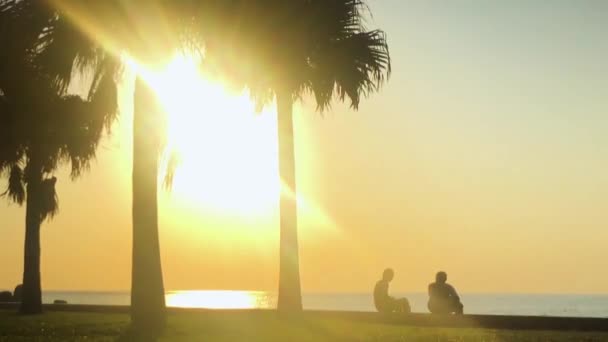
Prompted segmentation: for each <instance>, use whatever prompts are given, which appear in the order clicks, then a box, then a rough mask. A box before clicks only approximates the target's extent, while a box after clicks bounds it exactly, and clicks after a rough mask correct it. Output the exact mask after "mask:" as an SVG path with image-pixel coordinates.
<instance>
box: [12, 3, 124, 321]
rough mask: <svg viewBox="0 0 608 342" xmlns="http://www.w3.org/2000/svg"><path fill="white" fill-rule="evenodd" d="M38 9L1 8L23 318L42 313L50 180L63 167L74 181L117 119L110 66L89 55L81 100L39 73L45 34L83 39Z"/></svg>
mask: <svg viewBox="0 0 608 342" xmlns="http://www.w3.org/2000/svg"><path fill="white" fill-rule="evenodd" d="M44 9H45V8H43V7H36V6H35V5H34V4H32V3H29V2H26V1H2V2H0V21H1V22H2V23H3V27H2V31H0V38H1V41H2V43H3V45H4V46H5V48H6V52H7V53H5V54H2V59H1V60H0V65H1V67H0V175H1V174H7V175H8V188H7V190H6V191H5V192H4V193H2V195H6V196H8V197H9V199H10V200H12V201H14V202H16V203H18V204H20V205H21V204H23V203H24V202H25V204H26V229H25V248H24V271H23V296H22V302H21V307H20V311H21V312H22V313H25V314H33V313H40V312H41V310H42V298H41V279H40V278H41V275H40V226H41V224H42V222H43V221H44V220H45V219H47V218H51V217H53V216H54V215H55V213H56V212H57V210H58V202H57V194H56V192H55V184H56V181H57V178H56V177H54V175H53V173H54V172H55V170H56V169H57V168H58V167H59V166H60V165H61V164H64V163H68V164H70V165H71V171H72V173H71V175H72V178H76V177H78V176H80V175H81V173H82V171H84V170H86V169H87V168H88V166H89V161H90V160H91V159H92V158H93V157H94V156H95V150H96V147H97V144H98V143H99V140H100V138H101V136H102V133H103V129H104V126H106V125H108V124H109V123H110V122H111V119H112V118H113V115H114V113H115V112H116V107H115V105H112V104H115V103H116V89H115V88H114V82H112V80H111V79H110V78H109V77H108V76H109V74H111V72H108V70H110V69H111V68H112V65H114V64H113V63H112V62H111V59H110V58H107V56H105V55H104V54H99V53H97V52H92V55H95V58H96V60H97V61H96V63H94V65H93V66H94V67H93V68H92V69H90V70H89V71H90V72H92V73H93V81H92V82H91V85H90V89H89V96H88V99H87V100H83V99H82V98H80V97H78V96H74V95H68V94H67V93H66V90H67V86H68V84H67V83H63V82H60V81H59V80H58V79H56V78H55V77H52V76H51V74H49V73H48V70H45V68H43V64H41V63H40V62H41V60H42V59H44V58H45V56H46V55H48V54H52V53H54V51H53V49H52V48H51V45H50V44H49V41H48V35H47V34H48V33H50V32H53V31H64V34H66V33H67V34H68V35H69V36H70V39H82V38H81V37H79V36H78V35H74V33H75V32H69V30H66V28H64V27H62V26H61V23H59V22H57V21H56V20H55V18H54V17H53V16H52V13H49V12H47V11H45V10H44ZM92 55H90V56H81V57H80V58H89V57H92Z"/></svg>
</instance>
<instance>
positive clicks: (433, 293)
mask: <svg viewBox="0 0 608 342" xmlns="http://www.w3.org/2000/svg"><path fill="white" fill-rule="evenodd" d="M447 280H448V275H447V274H446V273H445V272H437V275H436V276H435V282H434V283H432V284H429V305H428V307H429V311H430V312H431V313H437V314H452V313H453V314H462V310H463V305H462V303H461V302H460V297H458V293H456V290H455V289H454V287H452V285H450V284H448V283H447Z"/></svg>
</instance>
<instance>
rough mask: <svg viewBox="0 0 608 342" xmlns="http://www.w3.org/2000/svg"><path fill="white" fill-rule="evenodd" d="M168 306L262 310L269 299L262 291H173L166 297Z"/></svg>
mask: <svg viewBox="0 0 608 342" xmlns="http://www.w3.org/2000/svg"><path fill="white" fill-rule="evenodd" d="M165 301H166V302H167V306H171V307H178V308H207V309H262V308H267V307H269V298H268V295H267V294H266V293H265V292H262V291H227V290H217V291H171V292H169V293H167V294H166V295H165Z"/></svg>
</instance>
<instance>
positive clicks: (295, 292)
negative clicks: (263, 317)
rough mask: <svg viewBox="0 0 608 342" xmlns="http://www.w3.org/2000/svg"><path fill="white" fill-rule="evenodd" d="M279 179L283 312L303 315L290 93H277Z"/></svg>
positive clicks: (279, 299) (280, 267) (278, 305)
mask: <svg viewBox="0 0 608 342" xmlns="http://www.w3.org/2000/svg"><path fill="white" fill-rule="evenodd" d="M277 122H278V125H277V127H278V139H279V176H280V179H281V180H282V187H283V185H284V186H286V187H287V189H286V190H281V199H280V217H281V218H280V234H281V237H280V247H279V248H280V253H279V258H280V260H279V263H280V266H279V298H278V303H277V308H278V310H279V311H288V312H297V311H302V293H301V289H300V262H299V256H298V213H297V201H296V193H297V192H296V167H295V166H296V165H295V150H294V135H293V101H292V97H291V93H290V92H288V91H280V92H277Z"/></svg>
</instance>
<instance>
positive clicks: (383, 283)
mask: <svg viewBox="0 0 608 342" xmlns="http://www.w3.org/2000/svg"><path fill="white" fill-rule="evenodd" d="M390 299H391V297H390V296H389V295H388V281H387V280H386V279H380V280H378V282H376V286H374V306H376V310H378V311H384V309H385V307H386V306H387V303H388V302H389V301H390Z"/></svg>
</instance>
